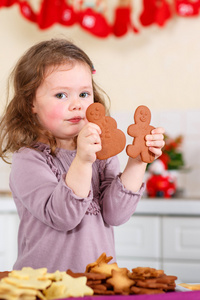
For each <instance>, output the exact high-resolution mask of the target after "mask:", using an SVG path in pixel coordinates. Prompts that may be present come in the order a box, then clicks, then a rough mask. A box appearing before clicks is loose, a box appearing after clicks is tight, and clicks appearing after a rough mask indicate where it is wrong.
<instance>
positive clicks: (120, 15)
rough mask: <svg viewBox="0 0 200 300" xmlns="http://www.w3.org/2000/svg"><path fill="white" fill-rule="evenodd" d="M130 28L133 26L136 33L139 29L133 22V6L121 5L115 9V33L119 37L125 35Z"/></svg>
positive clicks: (113, 29)
mask: <svg viewBox="0 0 200 300" xmlns="http://www.w3.org/2000/svg"><path fill="white" fill-rule="evenodd" d="M130 28H133V30H134V32H135V33H138V29H137V28H136V27H135V26H134V25H132V24H131V7H130V6H119V7H117V8H116V9H115V20H114V24H113V28H112V31H113V34H114V35H115V36H117V37H121V36H123V35H125V34H126V33H127V32H128V30H129V29H130Z"/></svg>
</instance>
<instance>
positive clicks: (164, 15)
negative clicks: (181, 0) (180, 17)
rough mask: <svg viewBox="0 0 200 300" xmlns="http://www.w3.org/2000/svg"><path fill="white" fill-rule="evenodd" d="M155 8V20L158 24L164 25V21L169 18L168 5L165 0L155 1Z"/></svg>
mask: <svg viewBox="0 0 200 300" xmlns="http://www.w3.org/2000/svg"><path fill="white" fill-rule="evenodd" d="M156 3H157V10H156V14H155V22H156V23H157V24H158V25H159V26H164V25H165V22H166V21H167V20H168V19H170V18H171V10H170V6H169V4H168V3H167V1H166V0H160V1H157V2H156Z"/></svg>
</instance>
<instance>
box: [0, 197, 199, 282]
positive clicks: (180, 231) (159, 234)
mask: <svg viewBox="0 0 200 300" xmlns="http://www.w3.org/2000/svg"><path fill="white" fill-rule="evenodd" d="M199 215H200V201H199V200H196V199H190V200H188V199H187V200H186V199H182V200H181V199H173V200H172V199H171V200H164V199H142V200H141V201H140V202H139V204H138V206H137V209H136V212H135V214H134V215H133V216H132V217H131V218H130V220H129V221H128V222H127V223H125V224H123V225H121V226H118V227H115V228H114V230H115V242H116V254H117V263H118V265H119V266H120V267H127V268H128V269H130V270H131V269H132V268H135V267H138V266H144V267H153V268H156V269H163V270H164V271H165V273H166V274H168V275H170V274H172V275H176V276H177V277H178V281H177V282H200V217H199ZM18 225H19V219H18V215H17V212H16V207H15V204H14V202H13V200H12V198H6V197H5V198H0V237H1V242H0V271H4V270H11V269H12V267H13V264H14V262H15V259H16V256H17V232H18ZM107 255H108V256H109V255H110V254H109V253H107Z"/></svg>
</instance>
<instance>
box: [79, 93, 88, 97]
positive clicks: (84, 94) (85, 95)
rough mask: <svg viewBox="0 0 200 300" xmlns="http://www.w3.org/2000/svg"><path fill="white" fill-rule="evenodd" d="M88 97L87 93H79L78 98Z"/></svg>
mask: <svg viewBox="0 0 200 300" xmlns="http://www.w3.org/2000/svg"><path fill="white" fill-rule="evenodd" d="M88 96H89V93H87V92H83V93H80V95H79V97H81V98H87V97H88Z"/></svg>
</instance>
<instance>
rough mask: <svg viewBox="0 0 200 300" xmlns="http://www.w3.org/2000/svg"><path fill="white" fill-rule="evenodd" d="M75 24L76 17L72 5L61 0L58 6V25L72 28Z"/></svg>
mask: <svg viewBox="0 0 200 300" xmlns="http://www.w3.org/2000/svg"><path fill="white" fill-rule="evenodd" d="M76 22H77V15H76V13H75V11H74V8H73V6H72V5H69V4H67V2H66V0H62V1H61V4H60V13H59V23H60V24H62V25H65V26H72V25H74V24H75V23H76Z"/></svg>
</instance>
